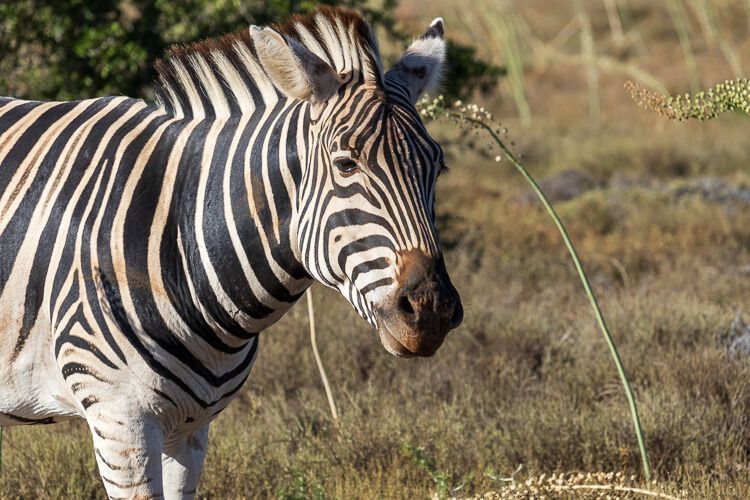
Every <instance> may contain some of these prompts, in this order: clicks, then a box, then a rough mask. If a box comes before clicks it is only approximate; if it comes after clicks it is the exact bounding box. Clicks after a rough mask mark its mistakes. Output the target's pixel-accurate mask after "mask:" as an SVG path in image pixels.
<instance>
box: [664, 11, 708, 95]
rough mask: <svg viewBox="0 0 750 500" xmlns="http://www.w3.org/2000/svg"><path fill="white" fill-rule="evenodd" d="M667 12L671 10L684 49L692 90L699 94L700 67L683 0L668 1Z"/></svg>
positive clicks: (670, 15)
mask: <svg viewBox="0 0 750 500" xmlns="http://www.w3.org/2000/svg"><path fill="white" fill-rule="evenodd" d="M667 10H669V17H670V18H671V19H672V25H673V26H674V29H675V31H676V32H677V38H678V39H679V41H680V48H681V49H682V57H683V58H684V59H685V67H686V68H687V72H688V79H689V80H690V90H691V91H692V92H698V91H699V90H700V79H699V78H698V65H697V64H696V62H695V54H694V53H693V45H692V43H691V42H690V32H689V29H688V25H689V22H688V19H687V13H686V12H685V6H684V5H683V4H682V0H667Z"/></svg>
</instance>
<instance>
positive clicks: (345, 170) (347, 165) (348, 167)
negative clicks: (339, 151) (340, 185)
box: [333, 157, 357, 175]
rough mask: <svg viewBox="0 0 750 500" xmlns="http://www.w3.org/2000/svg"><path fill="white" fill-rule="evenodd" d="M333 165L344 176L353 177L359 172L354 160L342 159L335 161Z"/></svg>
mask: <svg viewBox="0 0 750 500" xmlns="http://www.w3.org/2000/svg"><path fill="white" fill-rule="evenodd" d="M333 164H334V165H336V168H338V169H339V172H341V173H342V174H344V175H351V174H353V173H354V171H355V170H357V162H356V161H354V160H353V159H352V158H347V157H340V158H336V159H335V160H333Z"/></svg>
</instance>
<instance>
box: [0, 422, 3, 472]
mask: <svg viewBox="0 0 750 500" xmlns="http://www.w3.org/2000/svg"><path fill="white" fill-rule="evenodd" d="M2 473H3V428H2V427H0V474H2Z"/></svg>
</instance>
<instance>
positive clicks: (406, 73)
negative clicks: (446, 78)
mask: <svg viewBox="0 0 750 500" xmlns="http://www.w3.org/2000/svg"><path fill="white" fill-rule="evenodd" d="M444 36H445V26H444V23H443V18H442V17H438V18H436V19H435V20H433V21H432V23H430V27H429V28H427V31H425V32H424V33H423V34H422V36H420V37H419V38H416V39H415V40H414V41H413V42H412V44H411V45H410V46H409V48H407V49H406V52H404V54H403V55H402V56H401V59H399V60H398V62H397V63H396V65H395V66H394V67H393V68H392V69H391V70H390V71H388V72H387V73H386V75H385V77H386V79H388V80H392V81H395V82H396V83H399V84H401V85H403V86H404V87H406V89H407V91H408V92H409V95H410V96H411V99H412V102H415V103H416V102H417V100H418V99H419V96H420V95H422V93H423V92H434V91H435V90H437V89H438V87H440V81H441V79H442V76H443V68H444V66H445V39H444V38H443V37H444Z"/></svg>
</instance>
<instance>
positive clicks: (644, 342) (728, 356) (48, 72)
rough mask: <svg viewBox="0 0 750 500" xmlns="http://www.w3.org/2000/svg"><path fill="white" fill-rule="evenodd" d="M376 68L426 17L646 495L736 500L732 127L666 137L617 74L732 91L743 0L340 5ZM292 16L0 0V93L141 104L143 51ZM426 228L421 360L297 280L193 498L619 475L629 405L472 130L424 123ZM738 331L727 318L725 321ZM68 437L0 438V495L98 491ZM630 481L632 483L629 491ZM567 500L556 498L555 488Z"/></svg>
mask: <svg viewBox="0 0 750 500" xmlns="http://www.w3.org/2000/svg"><path fill="white" fill-rule="evenodd" d="M347 5H351V6H353V7H355V8H356V9H358V10H361V11H363V12H364V13H365V14H366V15H367V16H368V18H369V19H371V20H372V22H373V23H375V24H376V25H377V32H378V35H379V38H380V41H381V46H382V49H383V51H384V53H385V55H386V59H390V60H393V58H394V57H395V56H397V55H398V54H399V53H400V51H401V50H403V47H404V46H405V44H406V42H407V41H408V38H409V37H410V36H412V35H414V34H418V33H419V32H420V31H421V30H423V29H424V27H425V26H426V25H427V24H428V23H429V22H430V20H431V19H432V18H434V17H436V16H442V17H444V18H445V20H446V27H447V37H448V38H449V39H450V40H451V42H452V45H451V47H452V49H451V51H452V52H451V54H450V55H449V59H450V60H451V61H450V62H451V64H452V69H451V73H450V74H449V76H448V78H447V79H446V89H447V90H448V91H449V93H450V94H451V95H454V96H460V97H461V98H471V99H474V100H476V101H478V102H479V103H480V104H481V105H483V106H484V107H486V108H487V109H489V110H491V111H492V112H493V113H494V114H495V116H496V117H498V119H499V120H500V121H501V122H502V124H503V125H504V126H505V127H507V129H508V135H507V139H508V141H509V142H513V143H514V144H515V146H514V149H515V150H516V151H517V152H518V153H519V154H521V155H522V156H523V159H524V162H525V164H526V166H527V167H528V168H529V169H530V170H531V171H532V173H533V174H534V175H535V176H536V177H537V178H539V179H541V181H542V187H543V188H544V190H545V191H546V192H547V193H548V195H549V196H550V197H551V198H552V200H553V202H554V204H555V206H556V207H557V208H558V209H559V211H560V213H561V216H562V217H563V219H564V221H565V223H566V225H567V226H568V229H569V231H570V233H571V237H572V238H573V240H574V242H575V243H576V245H577V247H578V249H579V251H580V253H581V257H582V260H583V262H584V265H585V266H586V268H587V270H588V272H589V275H590V276H591V278H592V284H593V286H594V289H595V291H596V292H597V294H598V295H599V298H600V300H601V305H602V309H603V311H604V313H605V315H606V316H607V319H608V322H609V324H610V327H611V329H612V331H613V335H614V336H615V339H616V340H617V342H618V345H619V347H620V351H621V354H622V357H623V361H624V363H625V366H626V368H627V369H628V371H629V374H630V376H631V379H632V381H633V385H634V389H635V392H636V397H637V399H638V401H639V404H640V408H641V413H642V419H643V425H644V431H645V434H646V442H647V444H648V446H649V450H650V454H651V460H652V465H653V468H654V472H655V474H656V478H657V484H656V485H652V484H641V486H644V487H647V488H650V489H658V490H662V491H667V492H670V493H671V494H673V495H679V496H681V497H682V498H711V499H713V498H722V499H723V498H737V499H746V498H750V363H749V362H748V359H749V358H750V326H748V325H747V323H748V316H750V224H748V221H750V170H749V169H748V159H750V141H748V131H750V120H748V118H747V117H746V116H744V115H741V114H727V115H724V116H722V117H721V118H720V119H718V120H714V121H711V122H707V123H687V124H679V123H672V122H670V121H668V120H666V119H663V118H661V117H658V116H656V115H655V114H652V113H650V112H647V111H644V110H642V109H639V108H638V107H637V106H636V105H635V104H634V103H633V102H632V101H631V100H630V98H629V97H628V96H627V94H626V93H625V92H624V90H623V83H624V82H625V81H626V80H635V81H637V82H639V83H641V84H643V85H645V86H646V87H648V88H652V89H656V90H660V91H668V92H670V93H671V94H679V93H684V92H688V91H693V90H694V89H696V88H698V87H709V86H711V85H713V84H715V83H717V82H719V81H723V80H726V79H730V78H735V77H739V76H747V71H748V67H749V66H750V1H748V0H664V1H660V2H654V1H652V0H573V1H571V0H475V1H472V2H467V1H458V0H432V1H430V2H425V1H423V0H400V1H399V2H394V1H389V2H386V3H382V2H379V1H377V0H359V1H357V0H353V1H350V2H349V3H347ZM312 7H313V3H312V2H293V1H289V2H283V1H267V2H257V1H253V0H248V1H245V0H241V1H240V0H236V1H235V0H189V1H188V0H175V1H166V0H156V1H152V2H146V1H135V0H122V1H108V0H100V1H98V2H96V3H94V2H84V1H82V0H73V1H69V2H41V1H36V2H34V1H30V0H23V1H19V2H2V3H0V30H1V31H0V94H15V95H18V96H23V97H29V98H55V99H61V98H79V97H88V96H94V95H99V94H105V93H113V94H129V95H137V96H146V97H148V85H149V83H150V82H151V80H152V79H153V74H152V73H151V60H152V59H154V58H156V57H159V56H161V55H162V54H163V51H164V49H165V47H166V46H167V45H169V44H170V43H173V42H184V41H188V40H192V39H197V38H201V37H206V36H213V35H217V34H220V33H222V32H225V31H231V30H234V29H244V28H245V27H246V25H247V24H249V23H251V22H257V23H263V22H266V21H268V20H276V19H279V18H281V17H283V16H284V15H285V14H286V13H288V12H292V11H307V10H309V9H310V8H312ZM429 126H430V130H431V132H432V133H433V135H435V137H436V138H438V139H439V140H440V141H441V143H442V144H444V145H445V146H446V153H447V155H448V164H449V165H450V166H451V171H450V173H449V174H448V175H446V176H443V177H441V179H440V183H439V187H438V189H439V192H438V196H437V199H438V207H437V212H438V217H439V229H440V234H441V239H442V241H443V246H444V248H445V249H446V254H445V256H446V263H447V266H448V269H449V271H450V273H451V276H452V277H453V279H454V282H455V283H456V286H457V288H458V289H459V291H460V292H461V296H462V299H463V302H464V307H465V310H466V314H465V321H464V324H463V325H462V326H461V328H460V329H458V330H457V331H456V332H455V333H452V334H451V335H449V336H448V339H447V341H446V344H445V345H444V346H443V347H442V348H441V350H440V351H439V352H438V354H437V355H436V356H435V357H434V358H431V359H428V360H409V361H404V360H399V359H395V358H392V357H391V356H389V355H388V354H386V353H385V352H384V351H383V349H382V347H381V346H380V343H379V342H378V340H377V338H376V335H375V334H374V332H373V331H372V330H371V329H370V328H369V327H368V326H367V325H366V324H365V323H364V322H363V321H361V320H360V319H359V318H358V317H357V316H356V313H354V312H353V311H352V310H351V308H350V307H349V306H348V304H346V302H345V301H344V300H343V299H341V298H340V297H337V296H336V295H335V294H334V293H333V292H330V291H328V290H323V289H322V288H319V287H316V289H315V300H316V304H318V307H319V310H318V315H317V317H318V318H317V319H318V342H319V343H320V347H321V355H322V357H323V360H324V362H325V363H326V368H327V370H328V373H329V375H330V378H331V383H332V385H333V390H334V393H335V395H336V398H337V403H338V405H339V412H340V414H341V420H340V421H339V422H336V423H334V422H333V421H332V420H331V417H330V414H329V413H328V406H327V403H326V399H325V395H324V393H323V389H322V386H321V384H320V380H319V378H318V375H317V371H316V368H315V361H314V358H313V355H312V352H311V350H310V345H309V339H308V337H307V335H306V331H307V315H306V311H305V308H304V303H303V304H301V306H302V307H300V305H298V306H295V307H294V308H292V310H291V311H290V313H289V314H288V315H287V316H286V317H284V318H283V319H282V320H281V321H280V322H279V323H278V324H277V325H275V326H274V327H273V328H271V329H270V330H269V331H268V332H266V333H264V334H263V337H262V339H261V351H260V355H259V357H258V361H257V363H256V365H255V367H254V368H253V373H252V376H251V377H250V379H249V381H248V383H247V384H246V387H245V388H243V390H242V392H241V394H240V396H239V398H238V400H237V401H235V402H233V403H232V404H231V405H230V406H229V408H228V409H227V411H226V412H225V414H224V415H222V416H220V417H219V418H218V419H217V421H216V423H215V424H214V425H213V426H212V430H211V438H210V439H211V441H212V444H211V446H210V451H209V457H208V461H207V463H206V473H205V475H204V479H203V484H202V486H201V488H200V490H199V495H200V496H201V497H202V498H219V499H221V498H269V497H277V498H283V499H290V500H291V499H299V498H344V499H348V498H427V497H429V496H431V495H432V494H433V493H438V494H440V495H446V494H448V493H450V492H454V493H455V494H456V495H458V496H461V497H464V496H466V497H471V496H472V495H480V494H483V493H485V492H487V491H493V490H495V491H496V490H499V489H502V488H505V487H507V486H508V484H509V481H506V480H504V479H503V478H505V479H507V478H509V477H510V476H511V475H512V474H513V473H514V471H516V470H517V469H518V467H519V465H522V468H521V470H520V471H519V472H517V473H516V474H515V476H514V478H515V480H517V481H525V480H526V479H527V478H529V477H533V476H535V475H538V474H541V473H547V474H549V473H553V472H556V473H559V472H573V471H583V472H588V471H592V472H593V471H613V472H614V471H622V472H624V473H625V474H626V475H628V476H629V475H630V474H635V475H636V476H637V475H638V474H639V471H640V464H639V458H638V454H637V449H636V447H635V442H634V437H633V432H632V428H631V426H630V422H629V420H628V413H627V404H626V401H625V398H624V395H623V394H622V390H621V388H620V386H619V383H618V380H617V375H616V373H615V371H614V369H613V367H612V362H611V360H610V358H609V355H608V353H607V348H606V345H605V344H604V342H603V340H602V339H601V336H600V334H599V333H598V332H597V330H596V327H595V325H594V322H593V317H592V316H591V314H590V311H589V309H588V304H587V303H586V298H585V296H584V295H583V293H582V292H581V289H580V284H579V283H578V278H577V277H576V275H575V271H574V269H573V268H572V266H571V264H570V260H569V257H568V255H567V254H566V251H565V248H564V247H563V245H562V242H561V240H560V239H559V237H558V235H557V233H556V231H555V228H554V226H552V225H551V223H550V221H549V220H548V218H547V216H546V214H545V213H544V212H543V211H542V210H541V208H540V207H539V206H538V205H537V203H536V202H535V201H534V198H533V196H532V195H531V194H530V193H529V191H528V188H527V187H526V185H525V184H524V181H523V180H522V179H521V178H520V176H517V174H516V173H515V172H514V171H513V170H512V168H511V167H510V166H509V165H506V162H501V163H500V164H497V163H495V162H494V161H493V159H494V157H495V155H497V152H496V151H493V150H488V149H487V144H486V141H485V140H484V139H483V138H481V137H475V136H472V135H466V134H464V132H462V131H457V130H456V129H455V128H454V127H452V126H451V125H449V124H444V123H432V124H430V125H429ZM743 315H744V320H743ZM93 457H94V455H93V452H92V449H91V444H90V440H89V437H88V430H87V429H86V426H85V424H84V423H83V422H78V421H75V422H69V423H64V424H59V425H56V426H52V427H49V428H10V429H8V430H6V441H5V448H4V465H5V468H4V471H3V474H2V475H0V498H3V499H5V498H100V497H101V495H102V491H103V490H102V487H101V485H100V480H99V478H98V475H97V473H96V467H95V463H94V459H93ZM637 481H639V480H637ZM576 498H577V497H576Z"/></svg>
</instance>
